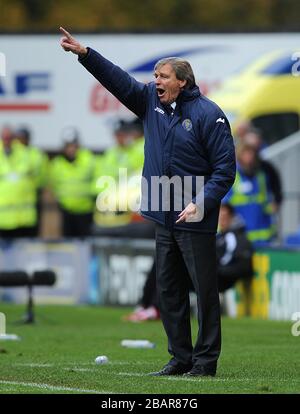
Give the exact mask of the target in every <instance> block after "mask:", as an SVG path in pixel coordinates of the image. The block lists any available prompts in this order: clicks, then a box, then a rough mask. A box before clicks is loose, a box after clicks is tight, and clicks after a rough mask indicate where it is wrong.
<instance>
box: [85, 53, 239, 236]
mask: <svg viewBox="0 0 300 414" xmlns="http://www.w3.org/2000/svg"><path fill="white" fill-rule="evenodd" d="M79 61H80V63H81V64H82V65H83V66H84V67H85V68H86V69H87V70H88V71H89V72H90V73H91V74H92V75H94V77H95V78H96V79H97V80H98V81H99V82H101V83H102V85H103V86H105V88H107V89H108V90H109V91H110V92H111V93H112V94H113V95H115V96H116V97H117V98H118V99H119V100H120V101H121V102H122V103H123V104H124V105H125V106H127V108H129V109H130V110H131V111H132V112H134V113H135V114H136V115H137V116H138V117H140V118H141V119H142V120H143V123H144V135H145V162H144V169H143V177H145V179H146V180H147V183H148V195H149V197H148V199H149V201H148V202H147V203H146V204H145V201H144V200H145V195H147V194H145V193H143V201H142V209H141V210H142V211H141V213H142V215H143V216H144V217H145V218H148V219H150V220H154V221H156V222H158V223H160V224H162V225H164V226H166V227H168V228H169V229H172V228H174V229H182V230H190V231H197V232H209V233H214V232H216V229H217V223H218V214H219V206H220V202H221V200H222V198H223V197H224V196H225V194H226V193H227V191H228V190H229V189H230V187H231V186H232V184H233V182H234V179H235V169H236V165H235V151H234V144H233V139H232V136H231V132H230V126H229V123H228V120H227V119H226V117H225V115H224V113H223V112H222V111H221V109H220V108H219V107H218V106H217V105H216V104H215V103H214V102H212V101H210V100H209V99H208V98H206V97H204V96H203V95H201V93H200V91H199V88H198V87H197V86H195V87H193V88H192V89H185V90H183V91H182V92H181V93H180V94H179V96H178V98H177V100H176V109H175V112H174V114H173V115H171V114H169V113H168V111H167V108H166V107H165V106H164V105H162V104H161V103H160V100H159V98H158V96H157V92H156V87H155V83H154V82H151V83H149V84H147V85H146V84H143V83H140V82H138V81H136V80H135V79H134V78H133V77H131V76H130V75H129V74H128V73H127V72H125V71H123V70H122V69H121V68H119V67H118V66H116V65H114V64H113V63H112V62H110V61H109V60H107V59H105V58H104V57H103V56H101V55H100V54H99V53H97V52H96V51H94V50H93V49H90V48H88V53H87V55H86V56H85V57H84V58H79ZM154 176H156V177H162V176H167V177H169V178H172V177H174V176H179V177H181V178H182V179H183V178H184V177H192V180H193V186H192V189H191V199H190V200H185V201H188V202H189V201H194V202H196V203H197V204H199V199H200V198H201V197H199V196H197V194H196V187H195V180H196V177H197V176H203V177H205V178H204V182H205V186H204V217H203V219H202V220H201V221H199V222H192V223H186V222H185V223H179V224H175V221H176V220H177V219H178V213H179V211H180V210H181V208H180V209H179V210H178V209H177V210H176V208H175V207H176V206H175V207H174V205H173V204H172V201H171V211H163V209H164V207H163V206H162V205H161V203H160V206H159V208H158V211H154V209H153V206H151V197H150V194H151V189H152V187H153V184H152V187H151V177H154ZM172 189H173V186H171V190H170V193H169V194H168V197H170V199H172V197H173V196H174V194H173V193H172ZM164 194H166V193H164ZM196 197H197V199H196ZM185 205H187V202H185ZM199 205H200V204H199ZM183 208H184V206H182V209H183Z"/></svg>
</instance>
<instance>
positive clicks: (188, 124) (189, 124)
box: [181, 118, 193, 131]
mask: <svg viewBox="0 0 300 414" xmlns="http://www.w3.org/2000/svg"><path fill="white" fill-rule="evenodd" d="M181 125H182V126H183V128H184V129H185V130H186V131H191V129H192V128H193V124H192V121H191V120H190V119H189V118H186V119H185V120H184V121H183V122H182V124H181Z"/></svg>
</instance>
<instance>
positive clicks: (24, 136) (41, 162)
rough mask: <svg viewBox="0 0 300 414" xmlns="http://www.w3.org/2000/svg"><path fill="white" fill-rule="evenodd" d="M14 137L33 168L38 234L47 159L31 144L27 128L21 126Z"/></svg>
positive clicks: (46, 172)
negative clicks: (27, 152)
mask: <svg viewBox="0 0 300 414" xmlns="http://www.w3.org/2000/svg"><path fill="white" fill-rule="evenodd" d="M15 139H16V140H18V141H19V142H21V144H22V145H24V146H25V147H26V148H27V149H28V151H29V154H30V158H31V162H32V165H33V168H34V177H35V181H36V192H37V194H36V209H37V214H38V221H37V225H36V228H35V233H36V235H38V233H39V229H40V221H41V212H42V192H43V189H44V188H45V186H46V184H47V174H48V166H49V160H48V156H47V154H45V153H44V152H43V151H42V150H40V149H39V148H37V147H36V146H33V145H32V144H31V134H30V130H29V128H26V127H22V128H19V129H17V130H16V132H15Z"/></svg>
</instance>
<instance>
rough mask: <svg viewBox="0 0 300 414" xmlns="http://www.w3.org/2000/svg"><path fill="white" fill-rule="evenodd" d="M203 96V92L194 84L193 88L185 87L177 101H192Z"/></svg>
mask: <svg viewBox="0 0 300 414" xmlns="http://www.w3.org/2000/svg"><path fill="white" fill-rule="evenodd" d="M199 96H201V92H200V89H199V87H198V86H196V85H195V86H194V87H193V88H191V89H183V91H182V92H180V94H179V96H178V98H177V100H176V102H177V103H181V102H184V101H191V100H193V99H196V98H199Z"/></svg>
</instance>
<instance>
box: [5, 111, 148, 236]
mask: <svg viewBox="0 0 300 414" xmlns="http://www.w3.org/2000/svg"><path fill="white" fill-rule="evenodd" d="M114 137H115V143H114V145H113V146H112V147H111V148H109V149H108V150H107V151H105V152H104V153H103V154H94V153H93V152H92V151H90V150H89V149H87V148H85V147H84V146H83V145H82V144H81V140H80V136H79V132H78V130H77V129H76V128H74V127H66V128H64V130H63V131H62V133H61V141H62V148H61V150H60V151H59V153H58V154H55V156H54V157H49V156H48V155H47V154H46V153H45V152H43V151H42V150H40V149H39V148H38V147H36V146H33V145H32V143H31V136H30V130H29V129H28V128H20V129H13V128H12V127H10V126H4V127H3V128H2V129H1V141H0V158H1V159H0V238H2V239H7V238H20V237H37V236H39V235H41V216H42V210H43V193H44V190H47V191H50V192H51V194H52V197H53V198H54V199H55V202H56V204H57V207H58V209H59V211H60V214H61V231H60V233H61V235H62V236H63V237H86V236H89V235H92V234H95V233H97V229H98V230H99V229H101V228H112V227H117V226H122V225H124V224H128V223H130V222H132V221H134V220H141V219H140V218H137V216H138V215H137V214H135V213H134V212H128V211H126V209H125V208H124V209H123V210H124V211H121V210H120V209H118V205H117V204H116V208H115V210H117V211H111V212H101V211H99V209H97V208H96V201H97V198H98V197H99V194H101V192H103V193H104V190H105V187H103V184H101V183H100V184H99V178H101V177H103V176H109V177H112V178H113V179H115V180H116V182H118V174H119V169H120V168H126V171H127V175H128V176H129V178H130V176H131V175H137V176H141V171H142V166H143V147H144V142H143V131H142V125H141V123H140V121H139V120H137V119H134V120H130V121H125V120H120V121H119V122H117V125H116V126H115V129H114ZM116 193H118V192H116ZM135 193H136V191H135ZM110 197H113V194H110ZM115 197H116V195H115ZM117 202H118V201H116V203H117ZM123 205H124V203H123Z"/></svg>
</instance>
